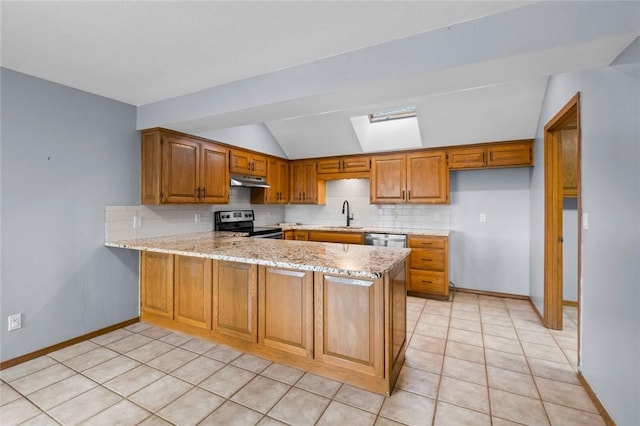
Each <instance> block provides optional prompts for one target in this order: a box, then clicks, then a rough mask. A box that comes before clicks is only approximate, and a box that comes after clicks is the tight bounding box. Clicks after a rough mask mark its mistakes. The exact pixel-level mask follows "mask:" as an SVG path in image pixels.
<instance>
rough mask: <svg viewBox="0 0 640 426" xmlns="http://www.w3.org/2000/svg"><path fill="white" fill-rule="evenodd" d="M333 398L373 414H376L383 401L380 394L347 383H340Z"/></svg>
mask: <svg viewBox="0 0 640 426" xmlns="http://www.w3.org/2000/svg"><path fill="white" fill-rule="evenodd" d="M334 399H335V400H336V401H340V402H344V403H345V404H348V405H351V406H353V407H356V408H359V409H361V410H365V411H368V412H370V413H373V414H378V411H380V407H382V403H383V402H384V397H383V396H382V395H378V394H377V393H373V392H369V391H366V390H364V389H360V388H357V387H355V386H351V385H347V384H344V385H342V387H341V388H340V390H339V391H338V393H337V394H336V396H335V397H334Z"/></svg>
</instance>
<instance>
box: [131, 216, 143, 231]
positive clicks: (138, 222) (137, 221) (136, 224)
mask: <svg viewBox="0 0 640 426" xmlns="http://www.w3.org/2000/svg"><path fill="white" fill-rule="evenodd" d="M138 228H142V216H134V217H133V229H138Z"/></svg>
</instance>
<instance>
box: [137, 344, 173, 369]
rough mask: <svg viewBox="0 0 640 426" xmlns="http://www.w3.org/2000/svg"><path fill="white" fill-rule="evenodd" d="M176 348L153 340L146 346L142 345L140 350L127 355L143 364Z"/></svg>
mask: <svg viewBox="0 0 640 426" xmlns="http://www.w3.org/2000/svg"><path fill="white" fill-rule="evenodd" d="M173 349H174V346H172V345H170V344H168V343H164V342H161V341H159V340H153V341H151V342H149V343H147V344H146V345H142V346H140V347H139V348H136V349H134V350H132V351H129V352H127V353H126V355H127V356H128V357H129V358H133V359H135V360H136V361H140V362H142V363H144V362H149V361H151V360H152V359H154V358H157V357H159V356H160V355H162V354H165V353H167V352H169V351H170V350H173Z"/></svg>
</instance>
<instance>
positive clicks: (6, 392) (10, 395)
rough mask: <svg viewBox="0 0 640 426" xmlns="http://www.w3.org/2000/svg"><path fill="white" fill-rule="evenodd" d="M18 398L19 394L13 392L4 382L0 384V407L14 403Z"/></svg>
mask: <svg viewBox="0 0 640 426" xmlns="http://www.w3.org/2000/svg"><path fill="white" fill-rule="evenodd" d="M18 398H20V394H19V393H18V392H16V391H15V390H13V388H12V387H11V386H9V385H8V384H6V383H4V382H3V383H1V384H0V405H4V404H7V403H9V402H11V401H15V400H16V399H18Z"/></svg>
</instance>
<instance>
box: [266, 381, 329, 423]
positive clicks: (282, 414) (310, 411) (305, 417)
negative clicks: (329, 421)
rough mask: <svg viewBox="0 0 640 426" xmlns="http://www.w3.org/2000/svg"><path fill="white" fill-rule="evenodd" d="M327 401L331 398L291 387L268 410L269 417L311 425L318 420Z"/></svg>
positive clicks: (327, 403)
mask: <svg viewBox="0 0 640 426" xmlns="http://www.w3.org/2000/svg"><path fill="white" fill-rule="evenodd" d="M329 402H331V400H329V399H327V398H324V397H322V396H320V395H316V394H314V393H311V392H307V391H305V390H302V389H298V388H291V390H290V391H289V392H287V394H286V395H285V396H283V397H282V399H281V400H280V401H279V402H278V403H277V404H276V405H275V407H273V408H272V409H271V411H269V417H273V418H275V419H277V420H280V421H282V422H285V423H288V424H291V425H300V426H307V425H313V424H315V423H316V421H318V419H319V418H320V416H321V415H322V413H323V412H324V410H325V409H326V408H327V405H329Z"/></svg>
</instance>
